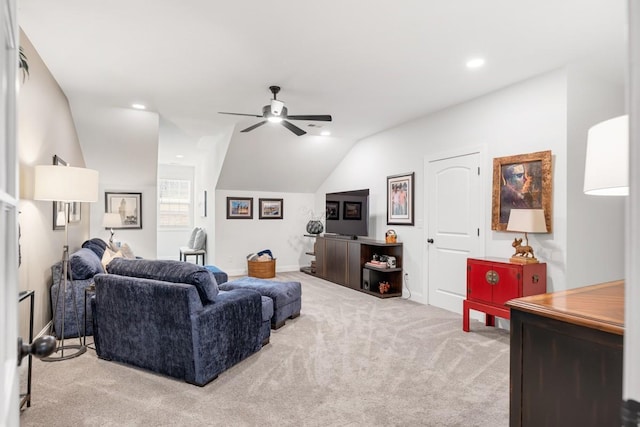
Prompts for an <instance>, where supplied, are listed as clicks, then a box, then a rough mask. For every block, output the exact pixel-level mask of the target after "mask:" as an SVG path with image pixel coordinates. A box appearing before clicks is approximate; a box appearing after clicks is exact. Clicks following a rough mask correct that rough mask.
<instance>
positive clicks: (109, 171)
mask: <svg viewBox="0 0 640 427" xmlns="http://www.w3.org/2000/svg"><path fill="white" fill-rule="evenodd" d="M72 111H73V116H74V119H75V122H76V128H77V129H78V135H79V137H80V142H81V144H82V147H83V151H84V154H85V160H86V163H87V167H90V168H92V169H96V170H98V171H99V172H100V199H99V201H98V203H94V204H92V205H91V213H92V215H91V229H90V230H91V236H92V237H101V238H103V239H105V240H106V239H107V237H108V234H109V233H108V231H107V230H105V229H104V227H102V218H103V215H104V212H105V201H104V193H105V191H108V192H134V193H142V229H125V230H115V232H116V235H115V237H114V239H115V240H119V241H121V242H124V243H127V244H128V245H129V246H130V247H131V249H132V250H133V253H134V254H135V255H139V256H142V257H143V258H156V257H157V245H156V240H157V233H156V229H157V227H156V224H157V214H156V212H157V208H156V205H157V203H156V200H157V176H158V174H157V169H158V129H159V119H158V114H156V113H153V112H148V111H137V110H133V109H126V108H113V107H101V106H96V105H94V104H90V103H83V102H81V101H76V102H74V103H73V106H72ZM91 111H93V112H94V114H89V113H90V112H91ZM96 113H97V114H96ZM111 141H120V142H124V145H119V146H120V147H122V146H126V147H127V150H125V151H121V150H113V149H112V147H113V146H112V144H111Z"/></svg>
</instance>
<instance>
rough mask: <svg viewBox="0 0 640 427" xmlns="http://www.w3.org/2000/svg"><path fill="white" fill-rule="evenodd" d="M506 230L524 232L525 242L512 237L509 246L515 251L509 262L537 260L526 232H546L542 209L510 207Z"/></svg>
mask: <svg viewBox="0 0 640 427" xmlns="http://www.w3.org/2000/svg"><path fill="white" fill-rule="evenodd" d="M507 231H517V232H520V233H524V238H525V244H524V245H522V244H521V243H522V239H518V238H516V239H514V241H513V243H512V244H511V246H513V247H514V249H515V250H516V252H515V253H514V254H513V256H512V257H511V262H516V263H518V264H533V263H537V262H538V260H537V259H536V257H535V256H534V253H533V248H532V247H531V246H529V236H528V235H527V233H546V232H547V223H546V221H545V219H544V210H543V209H511V212H510V213H509V222H508V223H507Z"/></svg>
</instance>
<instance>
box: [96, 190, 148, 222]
mask: <svg viewBox="0 0 640 427" xmlns="http://www.w3.org/2000/svg"><path fill="white" fill-rule="evenodd" d="M104 206H105V208H104V211H105V213H117V214H119V215H120V222H121V224H122V225H121V226H120V227H113V229H114V230H122V229H129V228H142V193H115V192H113V193H112V192H105V193H104Z"/></svg>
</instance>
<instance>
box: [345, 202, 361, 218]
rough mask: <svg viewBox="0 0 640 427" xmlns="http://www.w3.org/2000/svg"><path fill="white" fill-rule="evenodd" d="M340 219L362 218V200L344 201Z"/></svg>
mask: <svg viewBox="0 0 640 427" xmlns="http://www.w3.org/2000/svg"><path fill="white" fill-rule="evenodd" d="M342 219H355V220H361V219H362V202H344V212H343V214H342Z"/></svg>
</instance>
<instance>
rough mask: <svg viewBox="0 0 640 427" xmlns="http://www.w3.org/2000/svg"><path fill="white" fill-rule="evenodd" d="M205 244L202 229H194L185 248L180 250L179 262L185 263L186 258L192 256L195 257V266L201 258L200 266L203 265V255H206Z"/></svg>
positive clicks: (205, 239)
mask: <svg viewBox="0 0 640 427" xmlns="http://www.w3.org/2000/svg"><path fill="white" fill-rule="evenodd" d="M206 244H207V233H206V232H205V231H204V229H202V228H199V227H196V228H194V229H193V231H192V232H191V237H189V242H188V243H187V246H182V247H181V248H180V261H187V257H188V256H189V255H193V256H195V257H196V264H197V263H198V258H199V257H202V265H204V263H205V255H206V254H207V249H206Z"/></svg>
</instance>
